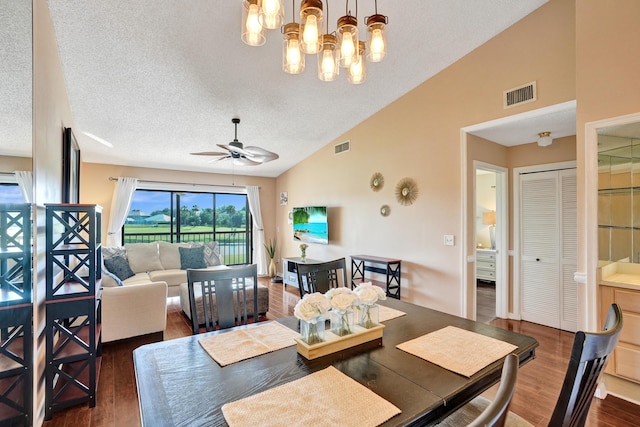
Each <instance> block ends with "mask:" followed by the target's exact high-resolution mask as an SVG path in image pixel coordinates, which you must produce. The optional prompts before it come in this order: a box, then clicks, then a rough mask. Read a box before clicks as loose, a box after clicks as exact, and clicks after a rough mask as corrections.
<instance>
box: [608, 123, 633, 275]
mask: <svg viewBox="0 0 640 427" xmlns="http://www.w3.org/2000/svg"><path fill="white" fill-rule="evenodd" d="M598 258H599V260H600V261H601V263H607V262H616V261H617V262H632V263H640V123H632V124H626V125H621V126H613V127H609V128H602V129H600V130H599V131H598Z"/></svg>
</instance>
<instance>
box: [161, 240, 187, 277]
mask: <svg viewBox="0 0 640 427" xmlns="http://www.w3.org/2000/svg"><path fill="white" fill-rule="evenodd" d="M188 247H190V244H189V243H169V242H162V241H160V242H158V252H159V253H160V262H161V263H162V266H163V267H164V269H165V270H169V269H173V268H180V251H178V248H188Z"/></svg>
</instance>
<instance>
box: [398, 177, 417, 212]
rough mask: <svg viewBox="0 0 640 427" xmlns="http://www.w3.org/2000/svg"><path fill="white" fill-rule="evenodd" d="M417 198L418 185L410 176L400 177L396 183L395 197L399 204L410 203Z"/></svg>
mask: <svg viewBox="0 0 640 427" xmlns="http://www.w3.org/2000/svg"><path fill="white" fill-rule="evenodd" d="M417 198H418V186H417V185H416V182H415V181H414V180H413V179H411V178H402V179H401V180H400V182H398V184H397V185H396V199H397V200H398V203H400V204H401V205H405V206H407V205H411V204H413V202H414V201H415V200H416V199H417Z"/></svg>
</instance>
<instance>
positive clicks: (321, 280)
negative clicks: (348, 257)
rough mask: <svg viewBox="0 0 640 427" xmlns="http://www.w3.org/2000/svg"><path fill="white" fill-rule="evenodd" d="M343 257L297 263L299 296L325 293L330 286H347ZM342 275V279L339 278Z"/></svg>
mask: <svg viewBox="0 0 640 427" xmlns="http://www.w3.org/2000/svg"><path fill="white" fill-rule="evenodd" d="M345 265H346V264H345V260H344V258H340V259H336V260H333V261H327V262H320V263H315V264H303V263H298V264H297V266H298V288H299V289H300V298H302V297H303V296H304V294H307V293H309V294H311V293H314V292H320V293H325V292H327V291H328V290H329V289H331V288H338V287H340V286H347V269H346V266H345ZM340 277H342V280H340Z"/></svg>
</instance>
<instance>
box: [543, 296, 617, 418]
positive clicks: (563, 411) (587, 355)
mask: <svg viewBox="0 0 640 427" xmlns="http://www.w3.org/2000/svg"><path fill="white" fill-rule="evenodd" d="M621 330H622V312H621V311H620V307H618V305H617V304H612V305H611V307H609V312H608V313H607V319H606V321H605V324H604V332H582V331H578V332H576V336H575V338H574V340H573V348H572V349H571V358H570V359H569V366H568V367H567V372H566V374H565V377H564V382H563V383H562V388H561V389H560V396H559V397H558V401H557V403H556V406H555V409H554V410H553V414H552V415H551V420H550V421H549V426H554V427H557V426H562V427H581V426H584V424H585V422H586V420H587V414H588V413H589V407H590V406H591V401H592V400H593V395H594V393H595V390H596V387H597V386H598V382H599V378H600V375H601V374H602V371H603V370H604V368H605V366H606V364H607V361H608V360H609V355H610V354H611V352H613V349H614V348H615V346H616V344H617V343H618V338H619V337H620V331H621Z"/></svg>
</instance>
